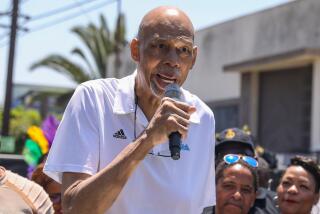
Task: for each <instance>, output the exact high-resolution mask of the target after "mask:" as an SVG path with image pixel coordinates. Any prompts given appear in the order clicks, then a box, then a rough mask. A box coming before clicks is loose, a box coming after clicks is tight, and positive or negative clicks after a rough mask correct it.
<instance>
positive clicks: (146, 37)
mask: <svg viewBox="0 0 320 214" xmlns="http://www.w3.org/2000/svg"><path fill="white" fill-rule="evenodd" d="M137 42H138V48H139V58H138V77H137V78H138V87H139V90H140V89H142V90H143V92H144V93H147V94H152V96H154V97H158V98H161V97H162V96H163V94H164V90H165V87H166V86H167V85H168V84H170V83H177V84H178V85H180V86H181V85H182V84H183V83H184V81H185V80H186V78H187V75H188V73H189V70H190V69H191V68H192V66H193V64H194V62H195V58H196V54H197V48H196V47H195V46H194V44H193V32H192V31H191V30H190V29H189V28H188V27H186V26H184V24H183V23H180V22H172V21H170V20H169V21H167V22H165V21H164V22H160V23H154V24H150V25H149V26H148V27H147V28H145V30H144V31H143V35H142V36H141V38H139V40H138V41H137Z"/></svg>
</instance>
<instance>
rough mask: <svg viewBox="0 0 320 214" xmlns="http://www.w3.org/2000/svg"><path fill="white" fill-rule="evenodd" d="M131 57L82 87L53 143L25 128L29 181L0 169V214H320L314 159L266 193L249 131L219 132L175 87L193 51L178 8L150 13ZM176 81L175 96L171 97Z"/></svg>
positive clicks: (266, 166)
mask: <svg viewBox="0 0 320 214" xmlns="http://www.w3.org/2000/svg"><path fill="white" fill-rule="evenodd" d="M130 50H131V57H132V59H133V60H134V61H135V62H136V65H137V68H136V70H135V71H133V73H132V74H131V75H129V76H127V77H124V78H122V79H114V78H107V79H99V80H92V81H88V82H85V83H82V84H80V85H79V86H78V87H77V89H76V90H75V92H74V95H73V96H72V98H71V100H70V102H69V104H68V106H67V108H66V110H65V113H64V116H63V118H62V121H61V123H60V125H59V128H58V130H57V132H56V133H55V132H54V133H55V136H54V140H53V137H52V135H50V139H51V140H53V143H52V142H51V143H50V144H48V142H47V141H45V138H46V136H45V135H41V137H39V136H40V135H33V134H32V133H35V132H36V133H41V130H40V131H39V129H37V128H35V127H34V128H33V129H32V130H31V131H30V133H29V137H30V139H29V140H30V141H28V143H26V145H27V147H26V149H25V150H24V154H25V156H26V157H27V158H26V159H27V161H28V162H29V163H30V164H31V165H33V166H34V168H33V170H32V171H33V172H32V175H31V180H27V179H25V178H21V176H18V175H16V174H14V173H12V172H11V171H9V170H6V169H4V168H3V167H0V202H1V205H0V213H62V212H63V213H77V214H80V213H85V214H87V213H108V214H143V213H148V214H149V213H150V214H151V213H152V214H182V213H183V214H188V213H190V214H200V213H203V214H212V213H215V214H237V213H239V214H248V213H250V214H253V213H257V214H260V213H266V214H277V213H281V214H310V213H312V214H316V213H320V208H319V205H318V208H317V203H318V201H319V187H320V169H319V165H318V164H317V163H316V162H315V161H314V160H312V159H310V158H307V157H302V156H297V157H294V158H292V160H291V163H290V164H289V166H288V168H286V169H285V170H284V173H283V175H282V176H281V178H280V179H279V180H280V181H279V184H278V185H277V188H276V189H272V188H271V185H270V180H272V173H271V172H272V169H273V168H274V167H275V164H276V163H275V158H270V156H269V157H268V156H267V155H266V153H265V152H263V148H262V147H259V148H257V147H256V145H254V142H253V139H252V135H251V133H250V132H249V131H248V129H246V130H243V129H240V128H228V129H225V130H223V131H222V132H220V133H218V134H215V120H214V114H213V113H212V111H211V110H210V108H209V107H208V106H207V105H206V104H205V103H204V102H203V101H201V100H200V99H199V98H198V97H197V96H196V95H193V94H191V93H190V92H189V91H187V90H185V89H183V88H182V87H181V86H182V85H183V83H184V82H185V80H186V79H187V76H188V74H189V71H190V70H191V69H192V67H193V65H194V63H195V61H196V58H197V51H198V49H197V47H196V46H195V45H194V28H193V25H192V23H191V21H190V19H189V18H188V16H187V15H186V14H185V13H184V12H183V11H181V10H180V9H178V8H175V7H169V6H162V7H158V8H155V9H153V10H151V11H150V12H149V13H147V14H146V15H145V16H144V17H143V19H142V21H141V24H140V26H139V29H138V34H137V36H136V38H134V39H133V40H132V41H131V43H130ZM172 84H176V85H178V86H179V87H181V88H180V89H179V90H178V91H176V92H175V93H178V94H179V96H174V97H172V96H167V93H166V91H167V90H168V89H167V87H168V85H169V86H170V85H172ZM177 97H179V99H174V98H177ZM44 133H45V132H44ZM35 136H36V137H35ZM169 136H175V142H176V141H181V142H180V144H179V148H180V149H181V151H180V152H181V154H180V155H179V158H180V159H179V160H175V159H176V158H174V159H172V158H171V157H172V153H171V150H170V148H171V143H172V141H173V140H172V138H171V137H169ZM49 149H50V150H49ZM48 151H49V152H48ZM271 157H272V156H271ZM35 163H36V166H35ZM22 183H23V185H22ZM9 199H10V200H9Z"/></svg>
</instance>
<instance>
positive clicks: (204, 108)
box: [181, 88, 213, 117]
mask: <svg viewBox="0 0 320 214" xmlns="http://www.w3.org/2000/svg"><path fill="white" fill-rule="evenodd" d="M181 90H182V93H183V96H184V99H185V102H187V103H188V104H191V105H194V106H195V107H196V108H197V111H200V112H201V113H203V114H207V115H210V116H211V117H213V112H212V110H211V109H210V107H209V106H208V105H207V104H206V103H205V102H203V101H202V100H201V99H200V98H199V97H198V96H197V95H195V94H193V93H191V92H189V91H188V90H186V89H183V88H181Z"/></svg>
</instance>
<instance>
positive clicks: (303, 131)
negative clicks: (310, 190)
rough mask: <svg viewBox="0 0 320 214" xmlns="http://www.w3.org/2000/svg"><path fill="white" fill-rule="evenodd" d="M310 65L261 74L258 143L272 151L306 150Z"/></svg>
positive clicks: (308, 129) (308, 144)
mask: <svg viewBox="0 0 320 214" xmlns="http://www.w3.org/2000/svg"><path fill="white" fill-rule="evenodd" d="M311 89H312V66H306V67H300V68H291V69H286V70H277V71H272V72H262V73H260V93H259V94H260V97H259V131H258V132H259V134H258V136H259V143H260V144H261V145H262V146H264V147H265V148H267V149H269V150H271V151H274V152H283V153H288V152H298V153H299V152H300V153H304V152H309V148H310V115H311Z"/></svg>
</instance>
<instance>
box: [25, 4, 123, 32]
mask: <svg viewBox="0 0 320 214" xmlns="http://www.w3.org/2000/svg"><path fill="white" fill-rule="evenodd" d="M116 1H117V0H108V1H107V2H103V3H102V4H97V5H94V6H93V7H90V8H87V9H86V10H83V11H82V12H80V13H79V12H77V13H73V14H71V15H68V16H64V17H62V18H60V19H56V20H54V21H52V22H48V23H46V24H43V25H39V26H37V27H34V28H30V33H32V32H35V31H39V30H43V29H45V28H49V27H52V26H54V25H57V24H60V23H62V22H65V21H68V20H70V19H73V18H76V17H78V16H81V15H83V13H88V12H91V11H93V10H97V9H100V8H101V7H103V6H106V5H108V4H111V3H113V2H116Z"/></svg>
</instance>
